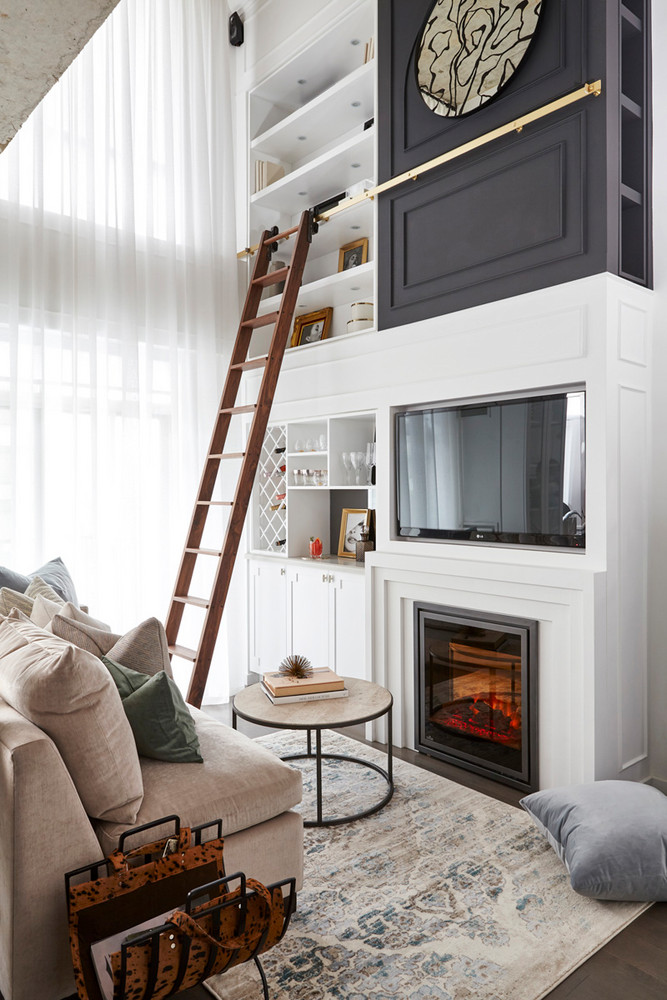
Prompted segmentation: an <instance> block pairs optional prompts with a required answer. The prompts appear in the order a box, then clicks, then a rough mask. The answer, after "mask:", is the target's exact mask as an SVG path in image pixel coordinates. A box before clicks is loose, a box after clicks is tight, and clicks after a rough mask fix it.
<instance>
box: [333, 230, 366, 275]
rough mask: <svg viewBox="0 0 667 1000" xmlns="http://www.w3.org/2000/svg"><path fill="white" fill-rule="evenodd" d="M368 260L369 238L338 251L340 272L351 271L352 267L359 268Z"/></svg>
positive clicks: (347, 245) (364, 237)
mask: <svg viewBox="0 0 667 1000" xmlns="http://www.w3.org/2000/svg"><path fill="white" fill-rule="evenodd" d="M367 260H368V237H367V236H362V238H361V239H360V240H355V241H354V242H353V243H346V244H345V246H344V247H341V248H340V250H339V251H338V270H339V271H349V270H350V268H351V267H359V265H360V264H365V263H366V261H367Z"/></svg>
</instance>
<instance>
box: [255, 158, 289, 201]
mask: <svg viewBox="0 0 667 1000" xmlns="http://www.w3.org/2000/svg"><path fill="white" fill-rule="evenodd" d="M284 176H285V168H284V167H281V166H280V164H279V163H271V162H270V161H269V160H255V194H257V192H258V191H263V190H264V188H265V187H268V186H269V184H274V183H275V182H276V181H279V180H280V178H281V177H284Z"/></svg>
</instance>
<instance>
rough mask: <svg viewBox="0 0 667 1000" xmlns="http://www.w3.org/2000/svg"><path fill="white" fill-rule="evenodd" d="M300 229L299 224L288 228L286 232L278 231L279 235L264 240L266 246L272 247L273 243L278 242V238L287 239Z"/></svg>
mask: <svg viewBox="0 0 667 1000" xmlns="http://www.w3.org/2000/svg"><path fill="white" fill-rule="evenodd" d="M298 231H299V227H298V226H292V228H291V229H286V230H285V232H284V233H278V235H277V236H270V237H269V238H268V240H264V246H265V247H270V246H271V244H272V243H275V242H276V240H286V239H287V237H288V236H291V235H292V233H296V232H298Z"/></svg>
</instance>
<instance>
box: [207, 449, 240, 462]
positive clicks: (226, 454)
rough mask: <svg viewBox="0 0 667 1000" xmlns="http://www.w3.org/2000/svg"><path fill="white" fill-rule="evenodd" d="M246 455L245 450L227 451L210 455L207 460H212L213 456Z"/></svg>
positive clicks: (234, 456) (230, 456) (233, 456)
mask: <svg viewBox="0 0 667 1000" xmlns="http://www.w3.org/2000/svg"><path fill="white" fill-rule="evenodd" d="M244 457H245V452H244V451H226V452H223V453H221V454H219V455H209V456H208V459H207V461H210V460H211V459H212V458H244Z"/></svg>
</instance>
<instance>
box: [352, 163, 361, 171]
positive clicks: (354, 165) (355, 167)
mask: <svg viewBox="0 0 667 1000" xmlns="http://www.w3.org/2000/svg"><path fill="white" fill-rule="evenodd" d="M350 166H351V167H354V169H355V170H356V169H357V167H360V166H361V164H360V163H351V164H350Z"/></svg>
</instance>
